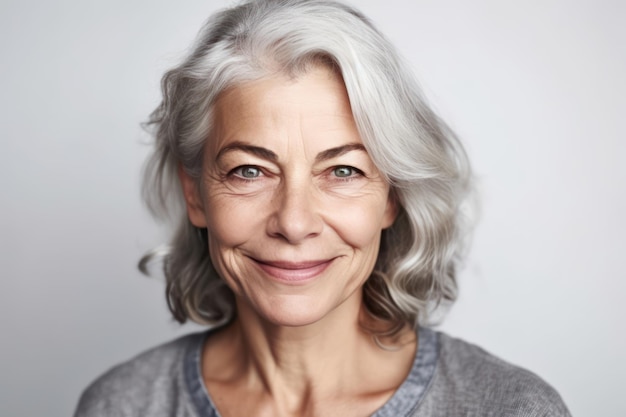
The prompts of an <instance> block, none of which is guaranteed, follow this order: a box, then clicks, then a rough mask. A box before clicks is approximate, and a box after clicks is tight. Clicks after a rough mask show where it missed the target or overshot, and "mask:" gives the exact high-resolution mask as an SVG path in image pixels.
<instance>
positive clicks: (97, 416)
mask: <svg viewBox="0 0 626 417" xmlns="http://www.w3.org/2000/svg"><path fill="white" fill-rule="evenodd" d="M207 334H208V332H204V333H197V334H191V335H188V336H184V337H182V338H179V339H177V340H174V341H172V342H170V343H167V344H165V345H162V346H158V347H156V348H154V349H151V350H149V351H147V352H145V353H142V354H141V355H139V356H137V357H135V358H134V359H131V360H130V361H128V362H126V363H123V364H121V365H118V366H116V367H114V368H112V369H111V370H109V371H108V372H107V373H105V374H104V375H102V376H101V377H100V378H98V379H97V380H96V381H95V382H94V383H93V384H92V385H91V386H89V387H88V388H87V389H86V390H85V392H84V393H83V394H82V396H81V398H80V402H79V404H78V408H77V410H76V413H75V417H88V416H89V417H101V416H115V417H121V416H154V417H170V416H176V417H219V413H218V412H217V410H215V407H214V406H213V404H212V402H211V399H210V397H209V395H208V393H207V391H206V388H205V386H204V383H203V382H202V377H201V374H200V352H201V350H202V344H203V342H204V340H205V338H206V335H207ZM427 416H428V417H457V416H480V417H484V416H494V417H496V416H497V417H503V416H520V417H521V416H523V417H531V416H533V417H534V416H537V417H539V416H551V417H557V416H570V414H569V412H568V410H567V407H566V406H565V404H564V403H563V401H562V400H561V397H560V396H559V394H558V393H557V392H556V391H555V390H554V389H553V388H552V387H550V386H549V385H548V384H546V383H545V382H544V381H543V380H542V379H540V378H539V377H538V376H536V375H535V374H533V373H531V372H529V371H526V370H524V369H521V368H518V367H516V366H513V365H510V364H508V363H506V362H504V361H502V360H500V359H498V358H496V357H494V356H492V355H490V354H489V353H487V352H485V351H484V350H482V349H481V348H479V347H477V346H474V345H471V344H469V343H466V342H463V341H462V340H458V339H454V338H452V337H450V336H447V335H446V334H444V333H440V332H436V331H433V330H431V329H428V328H421V329H420V330H419V347H418V350H417V353H416V355H415V360H414V362H413V367H412V369H411V372H410V373H409V375H408V377H407V378H406V380H405V381H404V382H403V383H402V385H400V387H399V388H398V390H397V391H396V392H395V393H394V395H393V396H392V397H391V398H390V399H389V401H387V403H385V404H384V405H383V406H382V407H381V408H380V409H379V410H378V411H376V412H375V413H374V414H373V417H427Z"/></svg>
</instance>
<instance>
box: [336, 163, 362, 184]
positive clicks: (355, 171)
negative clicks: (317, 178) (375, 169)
mask: <svg viewBox="0 0 626 417" xmlns="http://www.w3.org/2000/svg"><path fill="white" fill-rule="evenodd" d="M342 168H343V169H345V168H347V169H349V170H351V171H352V173H351V175H349V176H347V177H340V176H337V175H335V178H336V179H337V180H338V181H343V182H347V181H353V180H355V179H357V178H358V177H363V176H365V174H364V173H363V171H361V170H360V169H358V168H355V167H353V166H350V165H337V166H334V167H332V168H330V175H333V174H334V173H335V171H336V170H338V169H342Z"/></svg>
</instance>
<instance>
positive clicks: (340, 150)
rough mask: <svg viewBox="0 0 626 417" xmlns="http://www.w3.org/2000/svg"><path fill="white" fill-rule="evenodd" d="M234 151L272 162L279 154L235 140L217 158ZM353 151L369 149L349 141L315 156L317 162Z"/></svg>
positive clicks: (276, 159) (275, 160) (221, 150)
mask: <svg viewBox="0 0 626 417" xmlns="http://www.w3.org/2000/svg"><path fill="white" fill-rule="evenodd" d="M233 151H242V152H246V153H250V154H253V155H256V156H258V157H259V158H262V159H265V160H268V161H272V162H277V161H278V155H276V154H275V153H274V152H273V151H271V150H269V149H267V148H263V147H261V146H254V145H249V144H247V143H245V142H233V143H231V144H230V145H228V146H225V147H223V148H222V149H220V151H219V152H218V153H217V156H216V157H215V160H219V159H220V158H221V157H222V156H224V154H226V153H228V152H233ZM351 151H363V152H367V150H366V149H365V146H363V145H362V144H360V143H349V144H347V145H341V146H337V147H336V148H330V149H326V150H325V151H322V152H320V153H318V154H317V156H316V157H315V162H322V161H327V160H329V159H333V158H336V157H338V156H341V155H343V154H346V153H348V152H351Z"/></svg>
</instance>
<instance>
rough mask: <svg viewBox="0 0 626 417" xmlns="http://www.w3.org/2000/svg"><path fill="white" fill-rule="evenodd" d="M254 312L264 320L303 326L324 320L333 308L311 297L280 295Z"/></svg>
mask: <svg viewBox="0 0 626 417" xmlns="http://www.w3.org/2000/svg"><path fill="white" fill-rule="evenodd" d="M252 308H253V310H254V313H255V314H256V315H257V316H259V317H261V318H262V319H263V320H265V321H267V322H269V323H271V324H273V325H275V326H284V327H303V326H308V325H311V324H315V323H318V322H320V321H323V319H324V318H325V317H327V316H328V315H329V313H330V312H331V311H332V310H333V309H332V308H329V307H328V306H324V305H322V304H321V303H320V302H319V300H315V299H310V297H298V296H293V295H289V296H280V297H276V298H274V299H272V300H271V301H270V302H267V303H264V305H261V306H258V307H257V308H254V307H252Z"/></svg>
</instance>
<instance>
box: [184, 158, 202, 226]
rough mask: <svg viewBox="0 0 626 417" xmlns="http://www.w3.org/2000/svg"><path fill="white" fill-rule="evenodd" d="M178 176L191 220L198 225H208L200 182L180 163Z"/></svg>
mask: <svg viewBox="0 0 626 417" xmlns="http://www.w3.org/2000/svg"><path fill="white" fill-rule="evenodd" d="M178 178H179V179H180V185H181V187H182V189H183V195H184V197H185V203H186V205H187V216H189V221H190V222H191V224H193V225H194V226H196V227H200V228H203V227H207V222H206V217H205V215H204V202H203V201H202V196H201V195H200V190H199V189H198V182H197V181H196V180H195V179H193V178H192V177H191V176H190V175H189V174H187V172H186V171H185V169H184V168H183V166H182V165H178Z"/></svg>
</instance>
